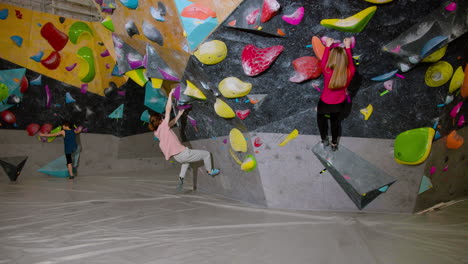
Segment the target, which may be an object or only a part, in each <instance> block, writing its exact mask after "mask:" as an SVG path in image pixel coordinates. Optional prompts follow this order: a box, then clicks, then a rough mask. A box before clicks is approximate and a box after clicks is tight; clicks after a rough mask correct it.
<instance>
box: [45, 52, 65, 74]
mask: <svg viewBox="0 0 468 264" xmlns="http://www.w3.org/2000/svg"><path fill="white" fill-rule="evenodd" d="M60 61H61V57H60V53H58V52H57V51H55V50H54V51H52V52H51V53H50V54H49V56H47V58H45V59H43V60H41V64H42V65H43V66H44V67H46V68H47V69H49V70H55V69H57V67H58V66H59V65H60Z"/></svg>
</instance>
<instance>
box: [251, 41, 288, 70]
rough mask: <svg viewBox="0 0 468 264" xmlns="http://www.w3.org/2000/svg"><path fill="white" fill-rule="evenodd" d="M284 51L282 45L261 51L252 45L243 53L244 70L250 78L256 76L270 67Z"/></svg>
mask: <svg viewBox="0 0 468 264" xmlns="http://www.w3.org/2000/svg"><path fill="white" fill-rule="evenodd" d="M283 50H284V47H283V46H281V45H278V46H271V47H269V48H265V49H260V48H257V47H255V46H254V45H252V44H249V45H247V46H245V47H244V50H243V51H242V68H243V69H244V72H245V74H247V75H248V76H255V75H258V74H260V73H261V72H263V71H265V70H266V69H268V67H270V65H271V64H272V63H273V61H274V60H275V59H276V57H278V56H279V55H280V53H281V52H282V51H283Z"/></svg>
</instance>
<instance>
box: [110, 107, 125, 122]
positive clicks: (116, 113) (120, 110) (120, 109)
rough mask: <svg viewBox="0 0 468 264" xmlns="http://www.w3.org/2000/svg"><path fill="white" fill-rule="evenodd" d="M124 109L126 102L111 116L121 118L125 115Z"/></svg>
mask: <svg viewBox="0 0 468 264" xmlns="http://www.w3.org/2000/svg"><path fill="white" fill-rule="evenodd" d="M123 111H124V104H121V105H120V106H119V107H117V108H116V109H115V110H114V111H113V112H112V113H111V114H110V115H109V118H112V119H120V118H122V117H123Z"/></svg>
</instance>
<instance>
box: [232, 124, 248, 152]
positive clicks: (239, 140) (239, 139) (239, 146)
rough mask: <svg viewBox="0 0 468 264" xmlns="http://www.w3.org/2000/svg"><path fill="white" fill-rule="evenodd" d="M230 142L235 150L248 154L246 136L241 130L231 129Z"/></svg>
mask: <svg viewBox="0 0 468 264" xmlns="http://www.w3.org/2000/svg"><path fill="white" fill-rule="evenodd" d="M229 142H230V144H231V148H232V149H233V150H235V151H240V152H247V141H246V140H245V137H244V135H243V134H242V132H241V131H240V130H239V129H237V128H233V129H231V131H230V132H229Z"/></svg>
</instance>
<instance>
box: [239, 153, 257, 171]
mask: <svg viewBox="0 0 468 264" xmlns="http://www.w3.org/2000/svg"><path fill="white" fill-rule="evenodd" d="M256 167H257V159H255V156H253V155H250V154H249V155H247V156H246V157H245V159H244V161H243V162H242V164H241V170H243V171H246V172H250V171H253V170H254V169H255V168H256Z"/></svg>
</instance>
